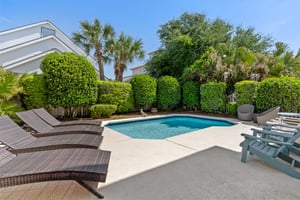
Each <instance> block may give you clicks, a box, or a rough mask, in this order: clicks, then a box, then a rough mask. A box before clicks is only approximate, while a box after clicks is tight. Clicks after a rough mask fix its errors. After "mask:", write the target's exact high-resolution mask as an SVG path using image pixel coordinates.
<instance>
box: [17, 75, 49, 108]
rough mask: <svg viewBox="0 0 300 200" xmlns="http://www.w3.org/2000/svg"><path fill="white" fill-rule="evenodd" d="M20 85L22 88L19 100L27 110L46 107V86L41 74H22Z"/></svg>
mask: <svg viewBox="0 0 300 200" xmlns="http://www.w3.org/2000/svg"><path fill="white" fill-rule="evenodd" d="M20 84H21V85H22V86H23V92H22V94H21V99H22V102H23V104H24V106H25V108H26V109H27V110H30V109H33V108H40V107H44V108H46V107H47V95H46V84H45V79H44V76H43V75H42V74H24V75H23V76H22V77H21V79H20Z"/></svg>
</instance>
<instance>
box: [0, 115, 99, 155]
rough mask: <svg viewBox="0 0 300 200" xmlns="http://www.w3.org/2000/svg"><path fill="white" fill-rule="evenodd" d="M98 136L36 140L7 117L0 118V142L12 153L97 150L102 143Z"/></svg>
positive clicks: (59, 136) (78, 135) (70, 136)
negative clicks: (77, 149) (70, 149)
mask: <svg viewBox="0 0 300 200" xmlns="http://www.w3.org/2000/svg"><path fill="white" fill-rule="evenodd" d="M102 138H103V137H102V136H100V135H88V134H76V135H74V134H72V135H57V136H51V137H43V138H36V137H34V136H32V135H30V134H28V133H26V132H25V130H24V129H22V128H21V127H19V126H18V125H17V124H16V123H15V122H14V121H12V120H11V119H10V118H9V117H8V116H2V117H0V141H1V142H2V143H3V144H5V145H6V146H8V147H9V149H10V151H11V152H13V153H16V154H18V153H25V152H34V151H44V150H50V149H63V148H77V147H82V148H93V149H97V148H98V147H99V145H100V144H101V141H102Z"/></svg>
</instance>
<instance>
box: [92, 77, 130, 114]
mask: <svg viewBox="0 0 300 200" xmlns="http://www.w3.org/2000/svg"><path fill="white" fill-rule="evenodd" d="M97 103H100V104H113V105H117V112H118V113H123V112H128V111H133V109H134V100H133V94H132V87H131V84H130V83H125V82H111V81H100V80H99V81H98V100H97Z"/></svg>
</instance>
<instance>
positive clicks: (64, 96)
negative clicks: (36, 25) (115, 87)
mask: <svg viewBox="0 0 300 200" xmlns="http://www.w3.org/2000/svg"><path fill="white" fill-rule="evenodd" d="M41 69H42V70H43V72H44V75H45V81H46V87H47V92H48V98H49V99H48V100H49V103H50V104H51V105H54V106H64V107H67V108H70V107H73V106H74V107H75V106H85V105H92V104H93V103H95V102H96V100H97V73H96V70H95V68H94V66H93V65H92V64H91V63H89V62H88V61H87V60H86V58H85V57H83V56H78V55H76V54H74V53H52V54H49V55H47V56H45V58H44V59H43V61H42V63H41Z"/></svg>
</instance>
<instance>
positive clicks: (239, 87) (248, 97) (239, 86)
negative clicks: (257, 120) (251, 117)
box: [234, 80, 257, 106]
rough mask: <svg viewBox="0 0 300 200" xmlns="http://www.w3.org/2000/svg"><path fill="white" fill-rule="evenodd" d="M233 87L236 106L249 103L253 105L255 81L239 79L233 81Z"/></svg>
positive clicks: (254, 100)
mask: <svg viewBox="0 0 300 200" xmlns="http://www.w3.org/2000/svg"><path fill="white" fill-rule="evenodd" d="M234 87H235V90H234V93H235V97H236V102H237V106H240V105H242V104H251V105H254V106H255V102H256V99H255V98H256V89H257V82H256V81H248V80H245V81H240V82H237V83H235V85H234Z"/></svg>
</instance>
